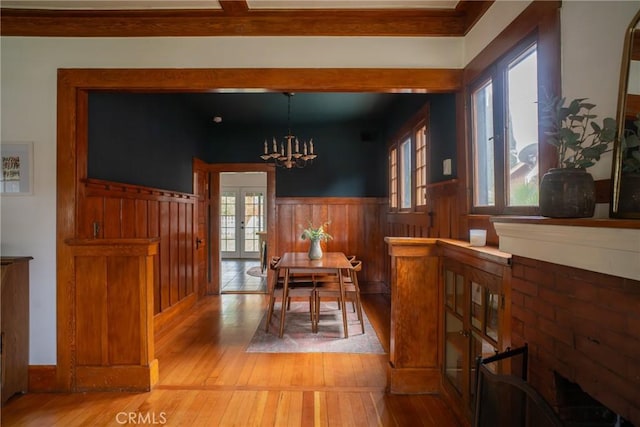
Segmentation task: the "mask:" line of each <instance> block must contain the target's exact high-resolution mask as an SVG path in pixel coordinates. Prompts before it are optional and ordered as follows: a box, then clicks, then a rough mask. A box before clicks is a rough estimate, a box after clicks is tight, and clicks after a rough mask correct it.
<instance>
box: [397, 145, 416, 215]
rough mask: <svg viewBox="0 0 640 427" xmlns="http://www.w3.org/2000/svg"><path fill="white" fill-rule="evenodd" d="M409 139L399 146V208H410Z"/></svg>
mask: <svg viewBox="0 0 640 427" xmlns="http://www.w3.org/2000/svg"><path fill="white" fill-rule="evenodd" d="M411 151H412V150H411V139H406V140H405V141H404V142H403V143H402V144H400V169H399V172H400V208H401V209H410V208H411V193H412V191H413V189H412V187H411Z"/></svg>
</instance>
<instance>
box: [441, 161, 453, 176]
mask: <svg viewBox="0 0 640 427" xmlns="http://www.w3.org/2000/svg"><path fill="white" fill-rule="evenodd" d="M442 174H443V175H451V159H444V160H443V161H442Z"/></svg>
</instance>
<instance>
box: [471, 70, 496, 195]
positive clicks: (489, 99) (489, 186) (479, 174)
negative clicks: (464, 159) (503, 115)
mask: <svg viewBox="0 0 640 427" xmlns="http://www.w3.org/2000/svg"><path fill="white" fill-rule="evenodd" d="M471 103H472V116H471V120H472V143H473V158H474V159H473V160H474V165H473V166H474V167H473V171H474V180H473V186H474V188H473V204H474V206H494V205H495V175H494V171H495V168H494V165H495V159H494V148H493V145H494V133H493V84H492V82H491V81H488V82H486V83H485V84H484V85H482V86H481V87H480V88H479V89H477V90H476V91H474V92H473V93H472V94H471Z"/></svg>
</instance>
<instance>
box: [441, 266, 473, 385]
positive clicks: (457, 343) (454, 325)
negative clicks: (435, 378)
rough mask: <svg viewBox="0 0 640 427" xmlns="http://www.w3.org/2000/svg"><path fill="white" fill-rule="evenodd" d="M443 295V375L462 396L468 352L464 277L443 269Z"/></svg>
mask: <svg viewBox="0 0 640 427" xmlns="http://www.w3.org/2000/svg"><path fill="white" fill-rule="evenodd" d="M444 294H445V315H444V328H445V346H444V359H445V360H444V375H445V377H446V378H448V379H449V381H450V382H451V384H452V385H453V387H455V389H456V390H458V393H460V394H461V395H462V394H463V387H464V376H465V374H464V370H465V366H464V362H465V354H467V353H468V351H469V350H468V347H469V338H468V337H469V335H468V333H467V332H466V331H465V328H464V320H463V319H464V316H465V313H466V310H465V292H464V276H463V275H462V274H459V273H457V272H455V271H453V270H449V269H445V270H444Z"/></svg>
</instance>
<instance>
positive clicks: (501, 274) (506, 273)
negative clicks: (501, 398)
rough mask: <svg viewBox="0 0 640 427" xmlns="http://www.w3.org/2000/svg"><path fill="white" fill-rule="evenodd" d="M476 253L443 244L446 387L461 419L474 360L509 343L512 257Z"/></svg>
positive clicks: (467, 408)
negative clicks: (458, 410) (510, 262)
mask: <svg viewBox="0 0 640 427" xmlns="http://www.w3.org/2000/svg"><path fill="white" fill-rule="evenodd" d="M474 251H475V249H470V248H466V250H463V248H460V247H455V246H449V247H445V248H444V250H443V256H442V261H441V272H440V286H441V292H442V295H443V301H442V313H443V315H442V316H443V334H442V337H443V343H442V352H443V354H442V356H443V357H442V381H443V389H444V390H445V392H446V393H447V394H448V395H449V397H450V398H452V399H453V400H454V401H455V403H456V405H455V406H456V407H458V408H460V411H461V414H460V415H461V416H463V417H468V416H470V414H471V411H472V409H473V401H474V391H475V360H476V358H477V357H478V356H482V357H489V356H492V355H494V354H495V353H497V352H499V351H503V350H504V349H505V348H506V347H508V346H509V342H510V341H509V335H510V328H509V323H510V322H509V317H510V313H507V311H509V310H508V303H509V301H508V300H509V286H508V285H509V280H510V277H511V274H510V267H509V261H510V257H509V256H508V255H506V254H500V253H497V252H496V253H494V254H492V255H496V256H492V257H487V256H486V255H487V254H486V253H485V252H483V251H479V252H477V253H476V252H474ZM487 258H494V259H492V260H488V259H487Z"/></svg>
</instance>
